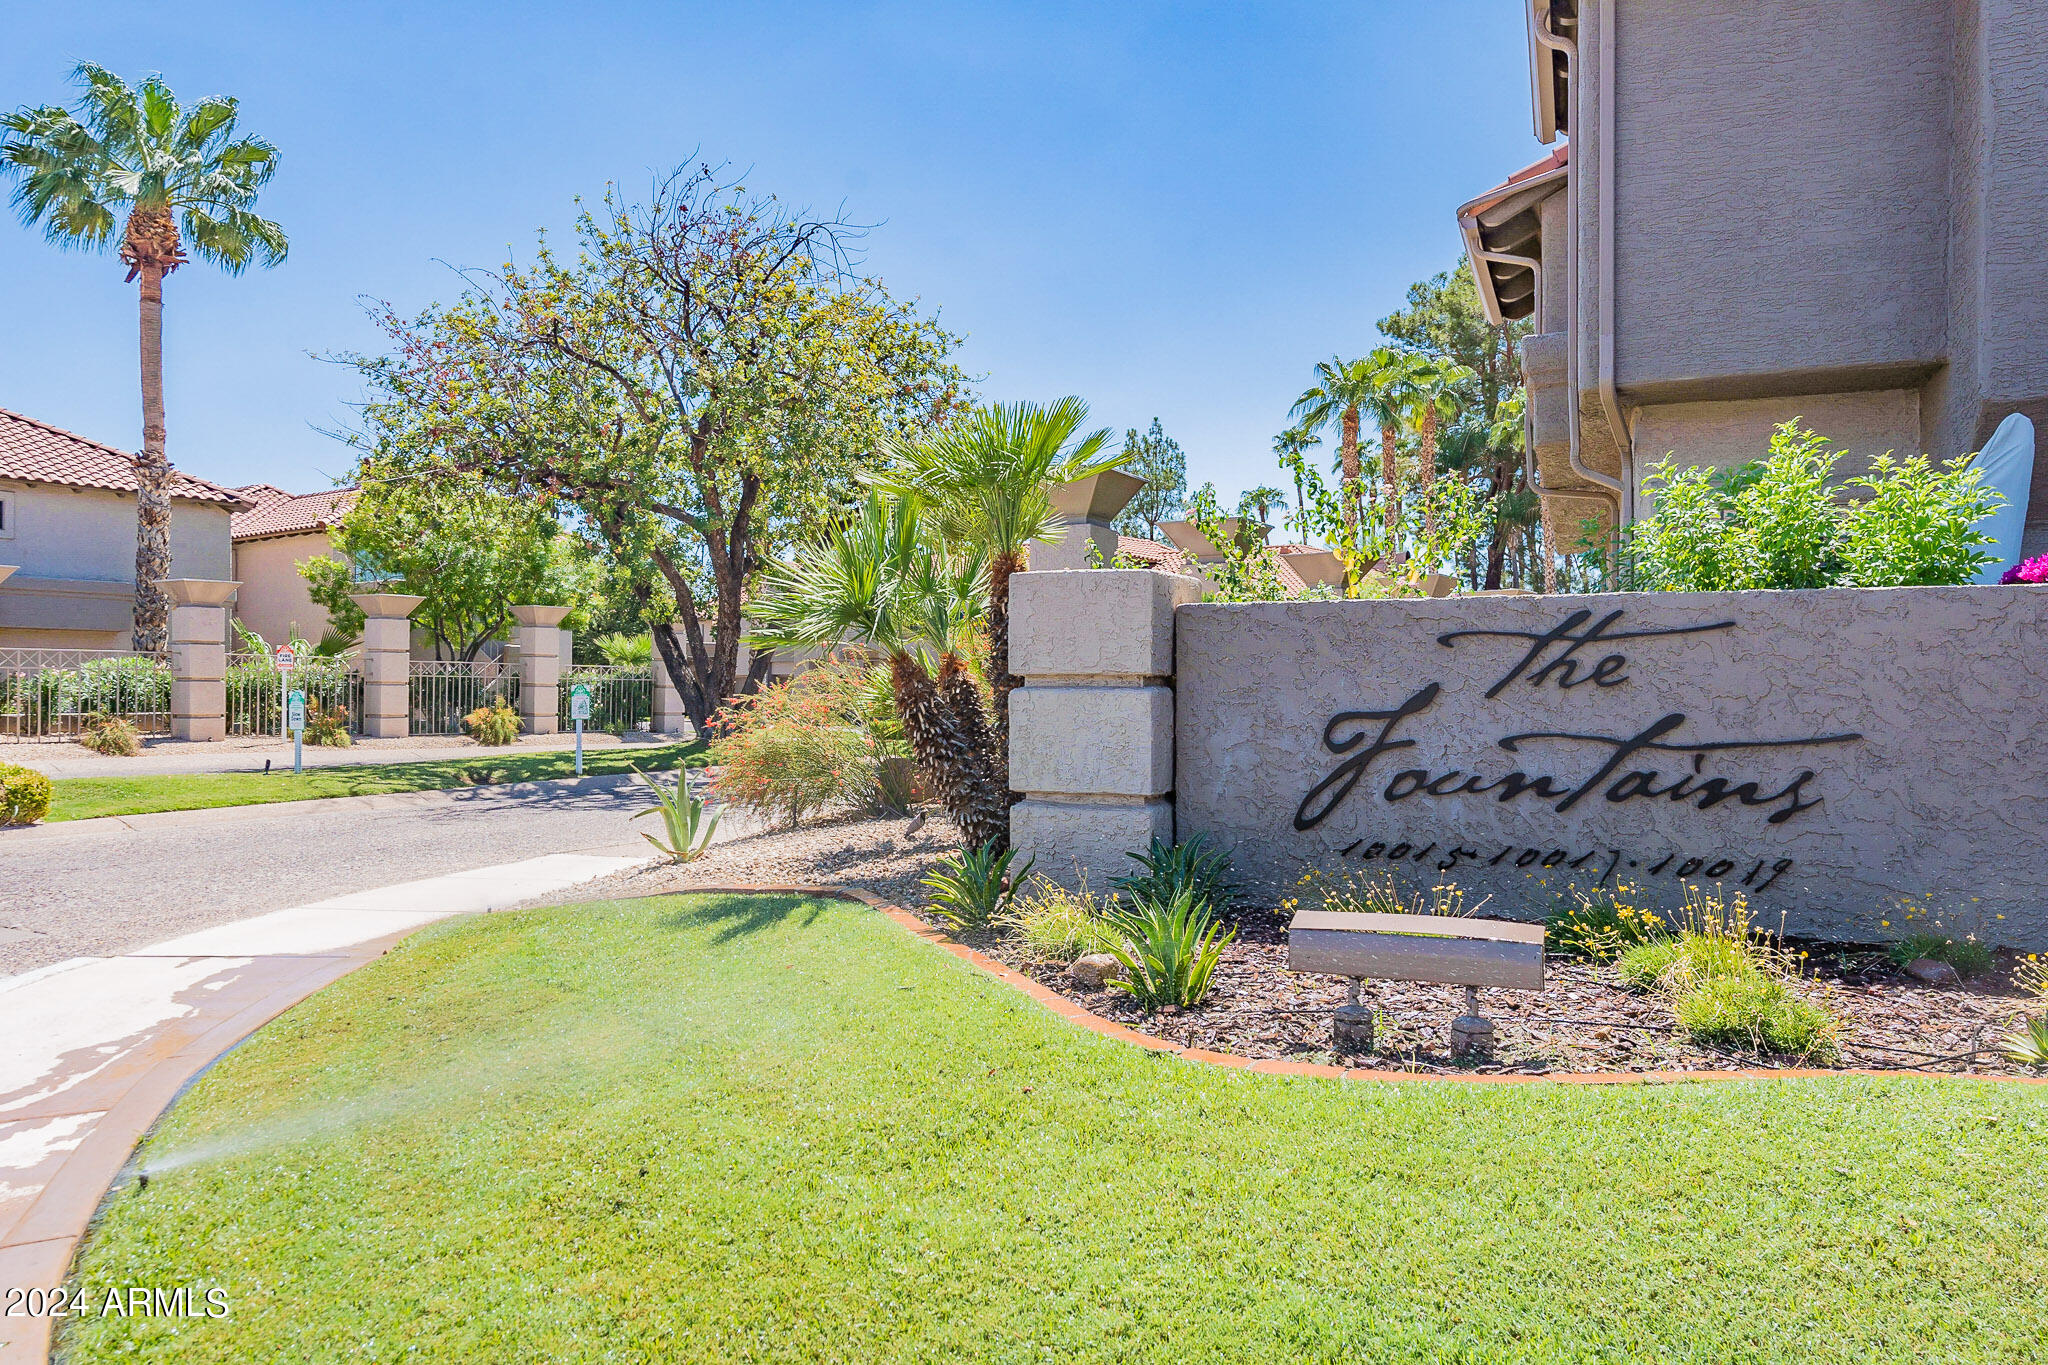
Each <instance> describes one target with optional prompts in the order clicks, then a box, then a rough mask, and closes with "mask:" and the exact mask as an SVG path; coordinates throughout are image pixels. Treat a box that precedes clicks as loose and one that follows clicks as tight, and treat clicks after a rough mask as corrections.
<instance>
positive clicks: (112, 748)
mask: <svg viewBox="0 0 2048 1365" xmlns="http://www.w3.org/2000/svg"><path fill="white" fill-rule="evenodd" d="M78 742H79V743H80V744H82V745H84V746H85V747H86V748H88V749H90V750H92V751H93V752H94V753H96V754H105V755H107V756H108V757H109V758H133V757H135V755H137V754H139V753H141V752H142V736H140V735H138V734H136V733H135V727H134V726H133V725H130V724H129V723H128V722H127V721H126V720H124V719H122V718H121V717H120V716H110V715H108V714H107V713H106V712H104V711H95V712H93V713H92V714H91V715H90V716H88V717H86V721H85V728H84V729H83V730H80V731H79V732H78Z"/></svg>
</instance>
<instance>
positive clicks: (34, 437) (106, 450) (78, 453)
mask: <svg viewBox="0 0 2048 1365" xmlns="http://www.w3.org/2000/svg"><path fill="white" fill-rule="evenodd" d="M0 479H19V480H20V481H22V482H23V483H49V484H58V485H62V486H64V487H68V488H104V489H106V490H108V491H109V492H114V493H133V492H134V491H135V457H134V456H133V455H130V454H129V453H128V452H127V451H125V450H116V449H114V447H112V446H103V445H101V444H100V443H99V442H98V441H88V440H87V439H86V438H85V437H83V436H79V435H77V434H75V433H73V432H69V431H65V430H64V429H63V428H62V427H53V426H51V425H50V424H49V423H48V422H38V421H37V420H36V419H35V418H33V417H24V416H23V415H22V414H20V413H18V412H10V411H9V410H7V409H6V408H0ZM171 496H172V497H174V498H183V499H185V500H186V501H187V502H214V503H220V504H223V505H224V506H227V507H229V508H231V509H233V510H236V511H239V510H241V509H242V508H243V507H244V506H246V505H247V504H248V500H247V499H246V498H244V497H243V496H242V495H241V494H240V493H237V492H235V491H234V490H233V489H229V488H222V487H221V486H220V485H219V484H217V483H208V482H207V481H206V480H205V479H195V478H193V477H192V476H191V475H190V474H186V473H182V472H177V471H174V472H173V473H172V475H171Z"/></svg>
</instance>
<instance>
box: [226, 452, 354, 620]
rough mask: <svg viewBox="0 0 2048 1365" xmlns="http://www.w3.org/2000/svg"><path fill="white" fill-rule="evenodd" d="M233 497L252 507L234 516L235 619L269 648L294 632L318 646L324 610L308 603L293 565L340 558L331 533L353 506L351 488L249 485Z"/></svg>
mask: <svg viewBox="0 0 2048 1365" xmlns="http://www.w3.org/2000/svg"><path fill="white" fill-rule="evenodd" d="M235 492H236V493H238V494H239V495H241V496H242V497H243V498H246V499H247V500H248V501H249V502H250V503H251V504H253V505H252V506H251V507H250V508H249V509H248V510H247V511H243V512H237V513H236V514H235V520H234V527H233V536H234V543H235V553H234V568H235V574H234V576H235V579H236V581H237V582H239V583H240V584H241V585H242V586H241V587H240V588H239V589H238V590H237V591H236V593H235V619H236V620H238V621H240V622H241V623H242V624H243V625H244V626H246V627H248V628H249V629H250V630H253V631H255V632H256V633H257V634H258V635H261V636H262V637H263V638H264V639H266V640H268V641H269V642H270V643H271V644H273V645H281V644H285V643H286V642H288V641H289V640H291V638H292V637H293V635H294V634H296V635H297V636H298V637H299V638H301V639H306V640H311V641H312V642H313V643H315V644H318V643H319V642H320V638H321V637H322V636H323V635H325V634H326V633H327V631H328V628H329V622H328V619H327V608H325V607H323V606H321V605H320V604H319V603H317V602H315V601H314V600H313V595H312V592H311V591H310V590H309V588H308V585H307V583H306V579H305V576H304V575H302V574H301V573H300V572H299V565H300V564H302V563H304V562H305V561H307V560H309V559H314V558H326V559H335V560H338V559H341V558H342V555H341V552H340V551H338V550H336V549H335V548H334V542H333V539H332V537H331V532H332V531H333V530H334V528H335V526H337V525H338V524H339V523H340V521H341V519H342V517H344V516H345V515H347V513H348V509H349V508H350V507H352V506H353V505H354V504H355V499H356V490H355V489H353V488H329V489H324V490H322V491H321V492H318V493H287V492H285V491H284V490H283V489H282V488H278V487H276V486H275V485H273V484H267V483H252V484H248V485H246V486H244V487H242V488H237V489H236V490H235Z"/></svg>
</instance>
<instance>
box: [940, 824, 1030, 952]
mask: <svg viewBox="0 0 2048 1365" xmlns="http://www.w3.org/2000/svg"><path fill="white" fill-rule="evenodd" d="M995 847H996V846H995V842H994V841H993V840H991V841H989V842H988V843H986V844H983V845H982V846H981V847H980V848H974V849H964V850H962V851H961V852H959V853H957V854H955V855H954V856H953V857H951V858H948V859H946V860H945V861H944V862H942V863H940V864H939V865H938V866H937V867H936V868H934V869H932V872H931V875H929V876H927V877H926V878H925V879H924V884H925V885H926V886H928V887H930V888H931V889H932V906H933V908H934V909H936V910H937V911H938V912H939V914H940V915H941V916H942V917H943V918H944V919H945V921H946V922H947V923H948V924H950V925H952V926H953V927H954V928H955V929H968V930H980V929H986V928H988V927H989V925H990V924H991V923H993V922H994V921H995V920H996V919H997V918H998V917H999V916H1001V915H1002V914H1003V912H1004V911H1005V910H1007V909H1008V908H1009V905H1010V902H1011V900H1012V899H1013V898H1014V897H1015V895H1016V883H1017V882H1018V881H1021V880H1022V879H1023V878H1024V877H1025V876H1026V875H1027V874H1028V873H1029V872H1030V871H1031V863H1030V862H1026V863H1025V864H1024V866H1022V867H1020V868H1018V869H1017V875H1016V876H1015V877H1014V878H1013V877H1012V876H1011V875H1010V864H1011V863H1012V862H1014V861H1015V860H1016V857H1017V850H1016V849H1014V848H1011V849H1005V850H1003V851H1002V852H1001V853H997V852H996V851H995Z"/></svg>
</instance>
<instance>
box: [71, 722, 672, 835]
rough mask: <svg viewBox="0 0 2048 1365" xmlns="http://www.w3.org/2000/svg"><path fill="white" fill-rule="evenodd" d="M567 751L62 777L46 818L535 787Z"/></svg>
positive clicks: (643, 765)
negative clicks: (498, 785) (300, 768)
mask: <svg viewBox="0 0 2048 1365" xmlns="http://www.w3.org/2000/svg"><path fill="white" fill-rule="evenodd" d="M703 752H704V744H703V742H702V741H701V740H692V741H690V742H689V743H688V744H663V745H641V744H635V745H616V746H615V745H606V746H604V747H603V748H586V749H585V750H584V751H583V772H584V775H585V776H601V775H604V774H607V773H623V772H625V771H627V770H628V769H629V768H640V769H643V770H645V771H647V772H657V771H666V770H668V769H671V768H674V767H676V766H677V765H678V763H680V764H681V765H682V766H684V767H692V766H695V765H696V764H699V763H702V762H703V761H704V760H703ZM575 775H576V754H575V751H574V750H571V749H548V750H543V751H540V752H533V751H527V752H524V753H521V752H518V751H516V750H503V751H498V750H491V749H483V748H478V749H465V750H463V751H462V757H460V758H444V759H435V760H434V761H432V762H428V763H364V764H360V765H354V766H350V767H345V768H308V769H307V770H306V771H305V772H304V773H302V774H299V775H297V776H294V775H293V774H292V773H291V771H290V770H289V769H287V770H286V771H284V772H281V773H278V772H273V773H270V774H268V775H265V774H263V773H195V774H191V775H175V774H170V775H161V776H138V777H67V778H63V779H60V780H58V781H55V782H52V783H51V784H50V786H51V787H52V788H53V791H52V792H51V796H50V814H49V818H50V819H51V820H89V819H91V818H92V817H93V816H96V815H143V814H147V813H148V812H150V811H160V810H204V809H207V808H209V807H213V806H257V805H263V804H266V803H268V802H272V801H317V800H320V799H321V798H322V797H327V796H377V795H383V794H385V793H389V792H422V791H441V790H443V789H445V788H449V787H474V786H482V785H485V784H487V783H494V782H537V781H539V780H540V779H542V778H548V777H574V776H575Z"/></svg>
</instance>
